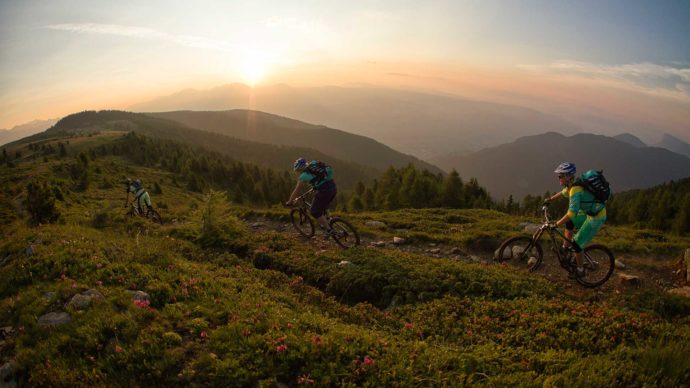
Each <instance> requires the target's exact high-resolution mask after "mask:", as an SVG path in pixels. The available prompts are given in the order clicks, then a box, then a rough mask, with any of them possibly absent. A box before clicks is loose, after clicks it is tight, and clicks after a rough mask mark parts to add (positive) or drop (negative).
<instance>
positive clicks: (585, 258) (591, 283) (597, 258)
mask: <svg viewBox="0 0 690 388" xmlns="http://www.w3.org/2000/svg"><path fill="white" fill-rule="evenodd" d="M582 266H583V267H584V269H585V274H584V276H581V277H577V281H578V282H579V283H580V284H582V285H583V286H585V287H588V288H594V287H599V286H600V285H602V284H604V283H606V281H607V280H609V278H610V277H611V275H612V274H613V269H614V268H615V266H616V260H615V259H614V258H613V253H611V251H610V250H609V249H608V248H606V247H605V246H603V245H590V246H588V247H585V249H584V251H583V254H582Z"/></svg>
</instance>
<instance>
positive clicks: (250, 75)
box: [241, 53, 269, 87]
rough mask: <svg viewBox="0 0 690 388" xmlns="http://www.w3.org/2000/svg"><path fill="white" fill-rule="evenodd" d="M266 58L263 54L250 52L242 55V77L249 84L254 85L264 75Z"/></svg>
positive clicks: (266, 64) (266, 67)
mask: <svg viewBox="0 0 690 388" xmlns="http://www.w3.org/2000/svg"><path fill="white" fill-rule="evenodd" d="M268 66H269V63H268V59H267V58H266V57H265V56H262V55H259V54H256V53H252V54H248V55H247V56H245V57H244V60H243V63H242V69H241V70H242V78H243V79H244V82H246V83H247V84H248V85H249V86H251V87H254V86H256V85H257V84H258V83H260V82H261V81H262V80H263V79H264V77H265V76H266V71H267V70H268Z"/></svg>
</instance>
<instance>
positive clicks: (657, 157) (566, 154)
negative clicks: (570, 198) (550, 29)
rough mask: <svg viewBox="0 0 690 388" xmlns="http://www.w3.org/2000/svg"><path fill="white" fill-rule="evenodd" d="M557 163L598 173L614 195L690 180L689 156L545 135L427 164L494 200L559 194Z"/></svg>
mask: <svg viewBox="0 0 690 388" xmlns="http://www.w3.org/2000/svg"><path fill="white" fill-rule="evenodd" d="M563 161H570V162H573V163H575V164H576V165H577V166H578V172H579V173H583V172H585V171H586V170H589V169H603V170H604V174H605V176H606V177H607V179H608V180H609V182H610V183H611V185H612V189H613V191H614V192H616V191H625V190H630V189H636V188H644V187H650V186H653V185H657V184H660V183H663V182H667V181H670V180H674V179H681V178H686V177H688V176H690V158H688V157H686V156H684V155H680V154H678V153H674V152H671V151H669V150H667V149H663V148H659V147H637V146H634V145H631V144H629V143H628V142H624V141H621V140H618V139H615V138H612V137H607V136H602V135H592V134H577V135H573V136H564V135H561V134H559V133H555V132H549V133H545V134H540V135H535V136H525V137H522V138H520V139H518V140H516V141H514V142H512V143H508V144H503V145H500V146H496V147H490V148H487V149H484V150H481V151H478V152H474V153H470V154H450V155H446V156H443V157H439V158H436V159H433V160H432V162H434V163H436V164H437V165H438V166H441V167H442V168H445V169H446V170H450V169H456V170H457V171H458V172H459V173H460V175H461V176H462V177H463V178H465V179H467V178H469V177H475V178H477V179H478V180H479V182H481V183H482V185H483V186H484V187H486V188H487V189H488V190H489V192H490V193H491V194H492V195H493V196H494V197H495V198H506V197H508V196H509V195H513V196H514V197H516V198H522V197H524V196H525V195H527V194H531V195H534V194H543V193H544V192H545V191H547V190H548V191H551V192H554V191H556V190H559V189H560V188H559V186H558V181H557V179H556V177H555V175H554V173H553V170H554V168H555V167H556V166H557V165H558V164H559V163H561V162H563Z"/></svg>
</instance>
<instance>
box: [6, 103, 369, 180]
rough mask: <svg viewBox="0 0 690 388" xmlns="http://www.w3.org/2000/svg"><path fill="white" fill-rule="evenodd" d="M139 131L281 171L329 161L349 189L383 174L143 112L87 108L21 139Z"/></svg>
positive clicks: (304, 149)
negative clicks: (303, 160)
mask: <svg viewBox="0 0 690 388" xmlns="http://www.w3.org/2000/svg"><path fill="white" fill-rule="evenodd" d="M100 131H105V132H112V131H115V132H128V131H135V132H137V133H141V134H144V135H147V136H151V137H156V138H161V139H168V140H173V141H177V142H182V143H185V144H189V145H193V146H197V147H201V148H203V149H205V150H208V151H212V152H217V153H220V154H222V155H226V156H229V157H230V158H232V159H234V160H237V161H241V162H249V163H253V164H256V165H259V166H265V167H270V168H273V169H275V170H278V171H286V170H290V169H291V167H292V163H293V162H294V160H295V159H296V158H297V157H298V156H301V155H304V156H308V157H311V158H314V159H320V160H326V161H328V163H329V164H330V165H332V166H333V168H334V169H335V170H336V171H337V174H338V175H337V179H338V182H340V184H341V186H342V187H343V188H345V189H347V188H351V187H353V186H354V185H355V184H356V183H357V182H358V181H369V180H372V179H374V177H376V176H377V175H378V174H379V171H377V169H376V168H375V167H373V166H365V165H362V164H358V163H353V162H348V161H343V160H338V159H337V158H333V157H331V156H330V155H326V154H324V153H323V152H321V151H318V150H314V149H310V148H307V147H291V146H278V145H272V144H264V143H257V142H251V141H246V140H241V139H236V138H233V137H230V136H225V135H221V134H217V133H213V132H208V131H200V130H196V129H193V128H190V127H187V126H185V125H183V124H180V123H178V122H174V121H170V120H166V119H162V118H158V117H151V116H147V115H144V114H140V113H131V112H123V111H100V112H94V111H87V112H81V113H76V114H73V115H69V116H66V117H64V118H63V119H61V120H60V121H58V122H57V123H56V124H55V125H54V126H53V127H51V128H50V129H49V130H47V131H46V132H44V133H40V134H36V135H34V136H31V137H28V138H26V139H23V140H21V141H20V142H18V143H19V144H26V143H28V142H31V141H38V140H42V139H50V138H53V137H56V136H63V135H64V134H86V133H96V132H100Z"/></svg>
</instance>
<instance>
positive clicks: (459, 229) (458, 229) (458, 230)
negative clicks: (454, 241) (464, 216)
mask: <svg viewBox="0 0 690 388" xmlns="http://www.w3.org/2000/svg"><path fill="white" fill-rule="evenodd" d="M464 231H465V228H463V227H462V226H452V227H451V228H450V232H451V233H462V232H464Z"/></svg>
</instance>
